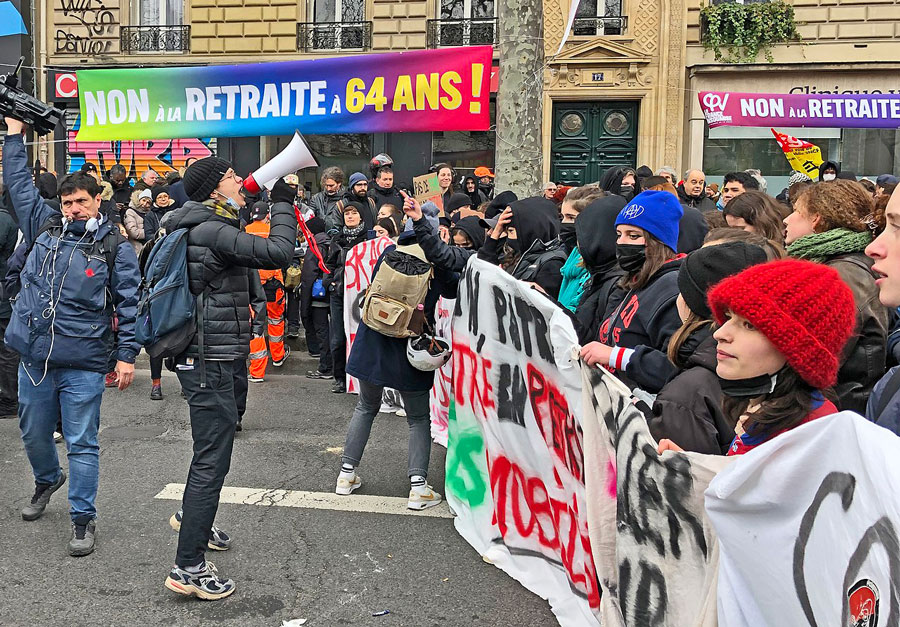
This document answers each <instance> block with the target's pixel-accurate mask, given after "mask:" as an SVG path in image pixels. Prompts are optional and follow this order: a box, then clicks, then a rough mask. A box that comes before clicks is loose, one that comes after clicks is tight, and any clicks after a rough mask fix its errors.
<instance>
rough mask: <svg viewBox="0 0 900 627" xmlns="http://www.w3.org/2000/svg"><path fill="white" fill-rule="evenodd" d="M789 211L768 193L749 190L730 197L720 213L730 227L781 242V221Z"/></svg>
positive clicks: (782, 238)
mask: <svg viewBox="0 0 900 627" xmlns="http://www.w3.org/2000/svg"><path fill="white" fill-rule="evenodd" d="M790 211H791V210H790V209H789V208H788V207H786V206H785V205H783V204H782V203H780V202H778V201H777V200H775V199H774V198H772V197H771V196H769V195H768V194H766V193H764V192H757V191H754V190H750V191H747V192H744V193H743V194H741V195H739V196H735V197H734V198H732V199H731V201H730V202H729V203H728V204H727V205H725V209H723V210H722V214H723V215H724V216H725V222H727V223H728V226H730V227H734V228H737V229H743V230H745V231H750V232H751V233H758V234H759V235H762V236H763V237H765V238H766V239H770V240H772V241H773V242H778V243H781V242H783V241H784V226H783V224H782V221H783V220H784V219H785V218H786V217H787V215H788V214H789V213H790Z"/></svg>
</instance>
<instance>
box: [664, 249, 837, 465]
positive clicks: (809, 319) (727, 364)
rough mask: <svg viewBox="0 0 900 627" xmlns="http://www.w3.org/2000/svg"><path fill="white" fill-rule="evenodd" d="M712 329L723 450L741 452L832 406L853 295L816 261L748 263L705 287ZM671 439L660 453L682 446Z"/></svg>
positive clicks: (831, 411)
mask: <svg viewBox="0 0 900 627" xmlns="http://www.w3.org/2000/svg"><path fill="white" fill-rule="evenodd" d="M708 302H709V306H710V309H711V311H712V314H713V318H714V319H715V321H716V323H717V324H718V328H717V329H716V331H715V332H714V333H713V338H715V340H716V375H717V377H718V379H719V382H720V385H721V389H722V392H723V394H724V396H725V398H724V401H723V411H724V415H725V418H726V419H727V420H729V421H731V422H733V423H734V425H735V427H734V438H733V440H732V442H731V444H730V446H729V447H728V452H727V454H728V455H742V454H744V453H746V452H747V451H749V450H751V449H753V448H755V447H757V446H759V445H760V444H763V443H764V442H767V441H769V440H771V439H772V438H775V437H777V436H778V435H780V434H781V433H784V432H785V431H788V430H790V429H793V428H795V427H798V426H800V425H802V424H805V423H808V422H811V421H813V420H816V419H817V418H821V417H823V416H828V415H830V414H834V413H836V412H837V408H836V407H835V406H834V404H833V403H832V402H831V401H830V400H828V399H827V398H826V395H827V394H828V393H829V392H828V389H829V388H830V387H831V386H832V385H834V383H835V382H836V381H837V373H838V362H839V359H840V356H841V353H842V351H843V349H844V346H845V345H846V343H847V340H848V338H849V337H850V335H851V334H852V333H853V323H854V313H855V312H854V309H855V307H854V304H853V293H852V292H851V291H850V288H848V287H847V286H846V285H845V284H844V282H843V281H842V280H841V277H840V275H839V274H838V273H837V271H835V270H834V269H832V268H829V267H828V266H825V265H823V264H818V263H811V262H809V261H800V260H796V259H781V260H778V261H770V262H769V263H764V264H760V265H756V266H753V267H751V268H748V269H747V270H744V271H743V272H741V273H740V274H737V275H735V276H732V277H729V278H727V279H725V280H724V281H722V282H721V283H719V284H718V285H716V286H715V287H713V288H712V290H711V291H710V293H709V298H708ZM681 449H682V447H681V443H680V442H674V441H672V440H671V439H663V440H661V441H660V442H659V452H660V453H662V452H663V451H665V450H681Z"/></svg>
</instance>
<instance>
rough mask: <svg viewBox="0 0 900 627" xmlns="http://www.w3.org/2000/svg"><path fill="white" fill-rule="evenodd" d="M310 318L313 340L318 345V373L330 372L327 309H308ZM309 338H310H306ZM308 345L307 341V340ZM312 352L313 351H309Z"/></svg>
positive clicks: (329, 328)
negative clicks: (313, 331) (313, 334)
mask: <svg viewBox="0 0 900 627" xmlns="http://www.w3.org/2000/svg"><path fill="white" fill-rule="evenodd" d="M309 311H310V317H311V318H312V324H313V328H314V329H315V338H316V340H317V341H318V344H319V350H320V351H321V352H320V353H319V372H331V368H332V361H331V340H330V337H329V336H330V335H331V325H330V324H329V323H328V317H329V307H310V308H309ZM306 337H307V338H309V337H310V336H308V335H307V336H306ZM307 345H309V340H307ZM309 350H310V352H313V349H311V348H310V349H309Z"/></svg>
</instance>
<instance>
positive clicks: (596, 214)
mask: <svg viewBox="0 0 900 627" xmlns="http://www.w3.org/2000/svg"><path fill="white" fill-rule="evenodd" d="M624 207H625V199H624V198H622V197H621V196H618V195H616V194H612V195H610V196H604V197H603V198H598V199H597V200H595V201H594V202H592V203H591V204H589V205H588V206H587V207H585V208H584V210H583V211H582V212H581V213H580V214H578V217H577V218H575V235H576V237H577V238H578V251H579V252H580V253H581V257H582V259H584V265H585V267H586V268H587V269H588V270H593V269H597V268H600V267H601V266H603V265H605V264H607V263H609V262H611V261H615V260H616V218H617V217H618V215H619V212H620V211H622V209H623V208H624Z"/></svg>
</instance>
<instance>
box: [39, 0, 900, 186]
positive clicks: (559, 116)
mask: <svg viewBox="0 0 900 627" xmlns="http://www.w3.org/2000/svg"><path fill="white" fill-rule="evenodd" d="M571 1H572V0H544V5H543V7H544V52H545V62H544V68H543V102H542V106H543V113H542V124H541V129H540V132H541V136H542V143H543V147H544V160H543V176H544V178H545V180H554V181H558V182H561V183H569V184H578V183H587V182H591V181H596V180H598V179H599V177H600V175H601V173H602V172H603V170H604V169H606V168H608V167H610V166H613V165H628V166H631V167H635V166H638V165H642V164H647V165H649V166H650V167H651V168H653V169H654V170H656V169H658V168H659V167H661V166H663V165H670V166H673V167H675V168H676V169H678V170H679V171H681V170H683V169H685V168H687V167H703V168H704V169H705V170H706V171H707V173H708V174H709V179H710V180H711V181H713V180H716V177H720V176H721V175H722V174H724V173H726V172H729V171H731V170H734V169H745V168H749V167H758V168H760V169H761V170H762V171H763V173H764V174H765V175H766V176H770V175H771V176H774V177H776V179H777V178H778V177H781V176H784V177H786V176H787V175H788V174H789V172H788V170H787V161H786V160H785V159H784V158H783V157H782V156H781V154H780V153H778V152H777V146H776V145H775V142H774V141H772V139H771V132H770V131H769V130H768V129H751V128H731V127H722V128H718V129H714V130H712V131H710V130H709V129H708V128H707V127H706V124H705V122H704V120H703V116H702V114H701V112H700V107H699V103H698V100H697V92H699V91H701V90H709V89H712V90H720V91H744V92H746V91H751V92H776V93H777V92H781V93H789V92H795V93H796V92H797V91H802V92H809V93H813V92H817V91H818V92H826V91H852V92H854V93H856V92H860V93H864V92H877V91H882V92H890V91H897V90H900V73H898V72H897V70H898V69H900V46H898V43H900V41H898V40H900V20H897V19H896V18H897V16H900V0H868V1H865V2H862V1H859V0H792V4H793V5H794V8H795V13H796V19H797V22H798V24H799V31H800V34H801V36H802V38H803V41H802V42H800V43H793V44H790V45H777V46H775V47H774V48H773V50H772V53H773V55H774V59H773V62H772V63H765V62H756V63H747V64H737V65H731V64H725V63H717V62H715V60H714V57H713V53H712V52H708V51H705V50H704V48H703V45H702V34H703V33H702V29H701V24H700V21H701V20H700V8H701V4H702V0H581V2H580V3H579V5H578V9H577V12H576V16H575V20H574V23H573V26H572V28H571V30H570V33H569V36H568V38H567V40H566V43H565V44H564V45H562V46H561V43H562V41H563V38H564V32H565V31H566V23H567V20H568V15H569V11H570V8H571ZM726 1H727V0H726ZM735 1H737V2H741V1H742V0H735ZM748 1H749V0H748ZM714 2H715V0H714ZM42 8H46V9H48V10H47V11H46V12H45V13H44V14H41V13H40V10H41V9H42ZM36 15H37V20H38V22H39V23H40V24H41V26H42V29H41V32H39V34H38V36H37V37H35V48H36V50H37V55H36V60H37V63H36V64H37V65H38V67H39V68H42V69H44V68H46V69H48V70H49V71H47V72H45V73H43V74H42V76H44V77H45V78H44V80H41V81H39V85H38V92H39V93H38V95H39V96H42V97H44V98H45V99H46V100H48V101H50V102H55V103H56V104H57V105H59V106H61V107H64V108H66V111H67V121H68V128H67V129H65V130H60V131H59V132H58V133H57V135H56V137H54V138H53V139H54V140H55V141H54V142H49V141H44V142H41V143H40V144H39V153H40V154H39V155H38V156H40V157H41V158H42V159H43V160H45V161H49V162H50V163H53V164H55V166H56V169H57V170H58V171H63V170H71V169H75V168H77V167H78V166H80V164H81V163H83V162H84V161H85V160H90V161H95V162H98V165H100V166H101V168H102V169H104V170H105V169H106V168H108V167H109V165H111V164H112V163H115V162H119V163H123V164H125V165H126V166H127V167H129V169H130V171H132V172H133V173H137V172H139V171H140V170H142V169H144V168H146V167H147V166H153V167H155V168H156V169H158V170H161V171H163V172H165V171H166V170H167V169H177V167H179V165H180V164H183V162H184V160H185V159H186V158H188V157H190V156H204V155H205V154H209V153H210V152H213V151H215V152H217V153H218V154H221V155H222V156H224V157H226V158H229V159H231V160H233V161H234V162H235V164H236V166H237V167H238V170H239V171H249V170H251V169H253V168H255V167H256V166H257V165H258V164H259V163H260V162H263V161H265V160H266V159H268V158H269V157H270V156H272V155H274V154H275V153H277V151H279V150H280V149H281V148H283V147H284V146H285V145H286V143H287V142H288V141H289V139H290V138H289V137H287V136H285V137H265V138H259V137H247V138H194V139H187V140H158V141H156V140H148V141H135V142H78V141H77V140H76V139H75V132H76V128H77V123H78V120H77V117H78V115H77V109H78V107H77V85H76V84H75V79H74V72H75V71H77V70H78V69H83V68H101V67H118V66H130V67H134V66H145V67H152V66H159V65H163V64H166V65H207V64H228V63H235V64H243V63H260V62H267V61H278V60H289V59H315V58H323V57H328V56H332V55H354V54H365V53H371V52H400V51H404V50H414V49H424V48H436V47H449V46H465V45H484V44H495V45H496V43H497V36H498V17H497V3H496V2H495V1H494V0H55V1H54V3H48V4H44V5H42V6H39V7H37V13H36ZM494 65H495V67H494V68H493V77H492V92H495V91H496V86H497V82H498V77H497V74H498V73H499V72H498V67H497V61H496V54H495V62H494ZM51 68H52V69H51ZM494 108H495V107H494V100H493V97H492V106H491V110H492V115H493V111H494ZM492 119H493V118H492ZM782 130H784V129H782ZM787 132H789V133H790V132H791V131H790V130H788V131H787ZM792 134H795V135H798V136H802V137H803V138H804V139H808V140H810V141H813V142H814V143H817V144H819V145H820V146H821V147H822V148H823V150H824V151H825V154H826V156H827V157H828V158H832V159H835V160H837V161H841V162H843V164H844V167H845V168H846V169H851V170H854V171H855V172H857V173H858V174H860V175H863V174H876V173H880V172H882V171H884V172H887V171H896V170H897V168H898V167H900V166H898V163H900V144H898V132H897V131H893V130H891V131H881V130H869V131H863V130H857V129H809V130H806V129H804V130H803V131H802V132H800V131H797V132H794V133H792ZM307 140H308V141H309V143H310V145H311V148H312V149H313V151H314V152H315V154H316V156H317V158H318V160H319V162H320V163H322V164H325V165H332V164H334V165H339V166H341V167H342V168H344V169H345V171H348V172H350V171H353V170H358V169H359V170H364V168H365V164H366V161H367V158H368V157H369V156H370V155H373V154H376V153H379V152H388V153H389V154H391V155H392V157H393V158H394V159H395V160H396V161H397V168H396V169H397V170H398V172H399V173H400V174H399V177H400V180H401V181H403V180H406V179H411V177H412V176H414V175H415V174H418V173H420V172H423V171H425V170H426V169H427V168H428V167H429V166H430V165H431V164H434V163H437V162H442V161H446V162H449V163H451V164H452V165H454V166H455V167H456V169H457V171H458V172H459V173H460V174H465V173H469V172H471V170H473V169H474V168H475V167H477V166H479V165H487V166H489V167H490V166H493V164H494V162H495V152H496V148H497V146H496V137H495V133H494V132H493V131H483V132H446V133H443V132H433V133H402V134H384V133H374V134H357V135H320V136H309V137H307ZM306 176H307V177H308V178H307V181H306V182H307V183H309V184H311V185H312V187H313V189H316V188H317V187H318V182H317V180H316V179H317V178H318V176H317V173H314V172H307V173H306ZM776 184H777V181H776Z"/></svg>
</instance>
